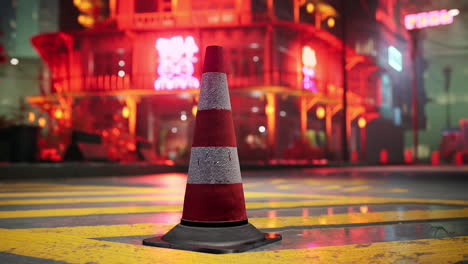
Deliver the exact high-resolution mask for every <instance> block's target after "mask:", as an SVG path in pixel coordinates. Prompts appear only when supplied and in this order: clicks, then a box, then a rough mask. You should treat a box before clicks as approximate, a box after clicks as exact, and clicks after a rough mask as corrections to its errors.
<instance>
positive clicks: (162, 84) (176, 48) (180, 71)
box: [154, 36, 200, 90]
mask: <svg viewBox="0 0 468 264" xmlns="http://www.w3.org/2000/svg"><path fill="white" fill-rule="evenodd" d="M156 49H157V50H158V54H159V65H158V74H159V78H158V79H156V81H155V82H154V89H155V90H174V89H197V88H199V87H200V81H199V80H198V79H197V78H195V77H193V73H194V72H195V68H194V66H193V64H194V63H196V62H197V61H198V59H197V57H196V56H195V53H198V50H199V49H198V46H197V44H196V43H195V40H194V39H193V37H191V36H188V37H186V38H185V39H184V38H183V37H181V36H175V37H172V38H159V39H158V40H157V41H156Z"/></svg>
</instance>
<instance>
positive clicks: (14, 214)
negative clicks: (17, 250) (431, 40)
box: [0, 197, 468, 218]
mask: <svg viewBox="0 0 468 264" xmlns="http://www.w3.org/2000/svg"><path fill="white" fill-rule="evenodd" d="M396 201H399V202H409V203H410V202H415V201H419V202H428V203H430V201H439V202H440V203H442V202H445V203H447V204H450V202H452V204H468V201H450V200H449V201H444V200H424V199H407V200H405V199H400V198H380V199H378V198H372V199H371V198H368V197H363V198H360V197H354V198H351V197H348V199H346V200H312V201H311V200H305V201H276V202H273V201H272V202H247V203H246V207H247V209H261V208H292V207H308V206H332V205H350V204H381V203H389V202H390V203H393V202H396ZM181 209H182V207H181V205H152V206H120V207H94V208H69V209H42V210H41V209H39V210H15V211H0V218H25V217H47V216H77V215H96V214H129V213H156V212H175V211H180V210H181Z"/></svg>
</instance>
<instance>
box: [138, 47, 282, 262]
mask: <svg viewBox="0 0 468 264" xmlns="http://www.w3.org/2000/svg"><path fill="white" fill-rule="evenodd" d="M201 83H202V85H201V90H200V97H199V101H198V112H197V118H196V122H195V132H194V139H193V144H192V152H191V155H190V164H189V170H188V179H187V185H186V189H185V200H184V209H183V213H182V219H181V221H180V224H178V225H176V226H175V227H174V228H172V229H171V230H170V231H169V232H168V233H166V234H165V235H163V236H159V237H154V238H149V239H145V240H143V245H148V246H155V247H164V248H174V249H182V250H191V251H198V252H207V253H217V254H223V253H235V252H243V251H247V250H250V249H253V248H257V247H260V246H263V245H266V244H270V243H273V242H275V241H279V240H281V236H280V235H279V234H276V233H262V232H260V231H259V230H258V229H257V228H255V227H254V226H253V225H251V224H250V223H249V222H248V219H247V214H246V209H245V200H244V191H243V186H242V178H241V173H240V167H239V158H238V155H237V144H236V137H235V134H234V124H233V121H232V112H231V103H230V99H229V91H228V85H227V78H226V73H225V71H224V62H223V54H222V47H219V46H208V47H207V48H206V53H205V62H204V65H203V74H202V82H201Z"/></svg>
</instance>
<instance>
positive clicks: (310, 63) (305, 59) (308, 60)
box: [302, 46, 317, 93]
mask: <svg viewBox="0 0 468 264" xmlns="http://www.w3.org/2000/svg"><path fill="white" fill-rule="evenodd" d="M302 65H303V66H302V73H303V79H302V87H303V88H304V89H306V90H310V91H312V92H314V93H316V92H317V83H316V76H315V69H314V68H315V66H316V65H317V58H316V56H315V51H314V50H313V49H312V48H311V47H309V46H305V47H304V48H302Z"/></svg>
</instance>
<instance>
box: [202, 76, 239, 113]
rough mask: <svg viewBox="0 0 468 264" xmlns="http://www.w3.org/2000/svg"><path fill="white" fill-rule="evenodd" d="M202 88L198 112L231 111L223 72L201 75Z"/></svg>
mask: <svg viewBox="0 0 468 264" xmlns="http://www.w3.org/2000/svg"><path fill="white" fill-rule="evenodd" d="M201 83H202V87H201V89H200V99H199V100H198V110H208V109H225V110H231V102H230V101H229V91H228V84H227V77H226V74H225V73H223V72H205V73H203V74H202V82H201Z"/></svg>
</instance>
